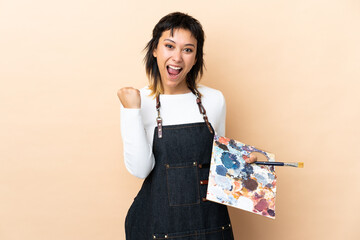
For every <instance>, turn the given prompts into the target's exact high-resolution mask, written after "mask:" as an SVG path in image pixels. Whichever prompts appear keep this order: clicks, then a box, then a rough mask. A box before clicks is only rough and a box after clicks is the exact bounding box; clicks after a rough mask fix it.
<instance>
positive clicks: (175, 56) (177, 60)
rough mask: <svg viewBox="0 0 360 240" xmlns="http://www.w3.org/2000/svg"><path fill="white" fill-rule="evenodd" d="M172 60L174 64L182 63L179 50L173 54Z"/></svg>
mask: <svg viewBox="0 0 360 240" xmlns="http://www.w3.org/2000/svg"><path fill="white" fill-rule="evenodd" d="M172 60H173V61H174V62H182V54H181V51H180V50H176V51H174V52H173V56H172Z"/></svg>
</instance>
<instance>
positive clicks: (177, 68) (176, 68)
mask: <svg viewBox="0 0 360 240" xmlns="http://www.w3.org/2000/svg"><path fill="white" fill-rule="evenodd" d="M168 67H169V68H172V69H174V70H179V69H181V67H174V66H170V65H169V66H168Z"/></svg>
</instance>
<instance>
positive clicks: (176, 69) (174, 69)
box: [166, 65, 182, 77]
mask: <svg viewBox="0 0 360 240" xmlns="http://www.w3.org/2000/svg"><path fill="white" fill-rule="evenodd" d="M166 69H167V72H168V74H169V75H170V77H176V76H177V75H179V73H180V72H181V71H182V68H181V67H175V66H171V65H169V66H167V67H166Z"/></svg>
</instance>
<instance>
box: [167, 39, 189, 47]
mask: <svg viewBox="0 0 360 240" xmlns="http://www.w3.org/2000/svg"><path fill="white" fill-rule="evenodd" d="M164 41H170V42H172V43H175V44H176V42H174V41H173V40H171V39H168V38H166V39H164ZM185 46H193V47H194V48H195V45H194V44H192V43H187V44H185Z"/></svg>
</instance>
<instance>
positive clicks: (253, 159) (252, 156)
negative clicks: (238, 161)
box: [245, 153, 257, 163]
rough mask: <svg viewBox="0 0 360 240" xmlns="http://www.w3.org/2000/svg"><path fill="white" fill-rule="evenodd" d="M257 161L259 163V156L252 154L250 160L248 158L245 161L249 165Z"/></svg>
mask: <svg viewBox="0 0 360 240" xmlns="http://www.w3.org/2000/svg"><path fill="white" fill-rule="evenodd" d="M256 161H257V156H256V155H254V154H252V153H250V158H247V159H246V160H245V162H247V163H254V162H256Z"/></svg>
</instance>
